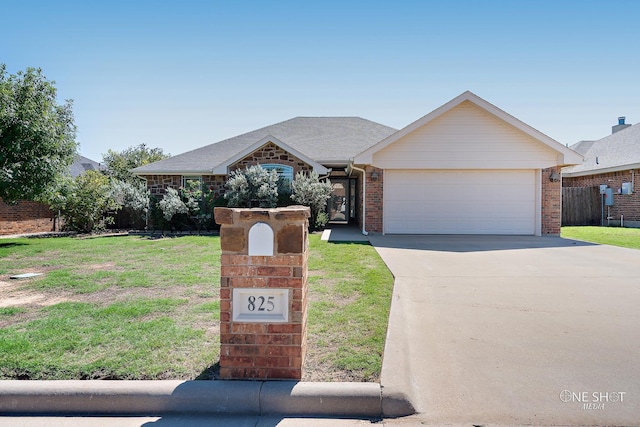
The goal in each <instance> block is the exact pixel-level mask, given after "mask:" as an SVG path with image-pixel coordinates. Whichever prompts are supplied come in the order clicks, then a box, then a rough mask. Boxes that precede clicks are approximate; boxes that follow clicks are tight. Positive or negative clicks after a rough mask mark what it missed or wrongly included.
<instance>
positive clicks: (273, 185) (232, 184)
mask: <svg viewBox="0 0 640 427" xmlns="http://www.w3.org/2000/svg"><path fill="white" fill-rule="evenodd" d="M279 181H280V178H279V176H278V172H277V171H276V170H270V171H269V170H266V169H263V168H262V167H261V166H260V165H256V166H251V167H248V168H246V169H242V170H241V169H237V170H235V171H233V172H231V174H230V176H229V179H228V180H227V183H226V184H225V187H226V188H227V191H226V193H225V194H224V197H225V198H226V199H227V201H228V206H229V207H234V208H251V207H260V208H275V207H276V206H277V204H278V182H279Z"/></svg>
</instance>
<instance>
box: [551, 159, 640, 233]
mask: <svg viewBox="0 0 640 427" xmlns="http://www.w3.org/2000/svg"><path fill="white" fill-rule="evenodd" d="M638 177H640V169H635V170H633V171H632V170H624V171H618V172H610V173H602V174H596V175H588V176H577V177H563V178H562V186H563V187H600V185H601V184H606V185H608V186H609V187H610V188H613V189H614V195H613V203H614V205H613V206H611V207H610V208H609V211H608V212H609V214H610V216H611V217H613V220H615V221H616V222H618V221H620V216H621V215H624V220H625V221H640V183H639V182H638ZM623 182H632V183H633V185H634V188H633V193H632V194H618V189H619V188H622V183H623Z"/></svg>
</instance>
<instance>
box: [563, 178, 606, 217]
mask: <svg viewBox="0 0 640 427" xmlns="http://www.w3.org/2000/svg"><path fill="white" fill-rule="evenodd" d="M601 197H602V196H600V189H599V188H598V187H586V188H585V187H563V188H562V225H600V222H601V218H602V206H601V203H602V202H601Z"/></svg>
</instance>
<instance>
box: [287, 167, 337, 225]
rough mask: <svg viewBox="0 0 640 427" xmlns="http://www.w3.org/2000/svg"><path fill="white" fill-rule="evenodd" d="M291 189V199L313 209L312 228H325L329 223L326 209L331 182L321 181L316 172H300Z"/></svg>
mask: <svg viewBox="0 0 640 427" xmlns="http://www.w3.org/2000/svg"><path fill="white" fill-rule="evenodd" d="M291 187H292V190H293V192H292V194H291V199H292V200H294V201H295V202H297V203H299V204H301V205H303V206H309V208H310V209H311V220H310V221H309V226H310V228H312V229H322V228H324V226H325V225H327V222H329V215H327V213H326V212H325V209H326V207H327V200H328V199H329V198H330V197H331V182H330V181H329V180H327V181H320V178H319V177H318V174H317V173H316V172H311V173H310V174H306V173H304V172H298V173H297V174H296V177H295V179H294V180H293V183H292V184H291Z"/></svg>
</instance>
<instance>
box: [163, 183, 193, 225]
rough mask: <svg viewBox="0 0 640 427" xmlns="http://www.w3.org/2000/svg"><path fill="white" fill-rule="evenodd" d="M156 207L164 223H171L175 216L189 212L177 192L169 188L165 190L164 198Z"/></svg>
mask: <svg viewBox="0 0 640 427" xmlns="http://www.w3.org/2000/svg"><path fill="white" fill-rule="evenodd" d="M158 207H159V208H160V210H161V211H162V215H163V216H164V219H165V220H166V221H171V220H172V219H173V217H174V216H175V215H176V214H180V213H187V212H189V209H188V208H187V205H185V203H184V202H183V201H182V199H181V198H180V195H179V194H178V190H176V189H175V188H171V187H169V188H167V192H166V193H165V194H164V197H163V198H162V200H160V201H159V202H158Z"/></svg>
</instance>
